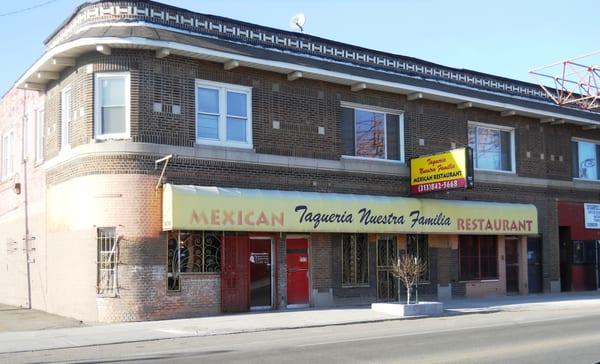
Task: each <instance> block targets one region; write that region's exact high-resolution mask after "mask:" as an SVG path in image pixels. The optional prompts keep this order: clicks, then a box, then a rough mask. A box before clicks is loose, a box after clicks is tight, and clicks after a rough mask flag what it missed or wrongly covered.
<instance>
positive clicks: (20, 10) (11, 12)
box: [0, 0, 58, 16]
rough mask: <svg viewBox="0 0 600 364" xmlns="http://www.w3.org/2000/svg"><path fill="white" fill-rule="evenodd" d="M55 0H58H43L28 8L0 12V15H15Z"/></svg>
mask: <svg viewBox="0 0 600 364" xmlns="http://www.w3.org/2000/svg"><path fill="white" fill-rule="evenodd" d="M56 1H58V0H48V1H45V2H43V3H39V4H37V5H33V6H30V7H28V8H23V9H19V10H14V11H9V12H8V13H0V16H9V15H15V14H20V13H24V12H26V11H29V10H33V9H37V8H41V7H42V6H45V5H48V4H51V3H53V2H56Z"/></svg>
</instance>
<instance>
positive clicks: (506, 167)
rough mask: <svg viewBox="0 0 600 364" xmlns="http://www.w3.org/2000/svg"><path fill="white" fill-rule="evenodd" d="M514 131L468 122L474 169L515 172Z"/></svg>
mask: <svg viewBox="0 0 600 364" xmlns="http://www.w3.org/2000/svg"><path fill="white" fill-rule="evenodd" d="M514 135H515V134H514V129H513V128H508V127H503V126H497V125H489V124H481V123H472V122H469V131H468V138H469V147H471V148H473V164H474V167H475V168H476V169H481V170H488V171H505V172H515V137H514Z"/></svg>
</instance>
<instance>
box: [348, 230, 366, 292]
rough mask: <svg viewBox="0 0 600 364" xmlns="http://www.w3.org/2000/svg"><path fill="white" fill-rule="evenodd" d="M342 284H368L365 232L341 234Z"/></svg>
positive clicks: (350, 285) (349, 285)
mask: <svg viewBox="0 0 600 364" xmlns="http://www.w3.org/2000/svg"><path fill="white" fill-rule="evenodd" d="M342 286H346V287H352V286H369V244H368V241H367V234H344V235H342Z"/></svg>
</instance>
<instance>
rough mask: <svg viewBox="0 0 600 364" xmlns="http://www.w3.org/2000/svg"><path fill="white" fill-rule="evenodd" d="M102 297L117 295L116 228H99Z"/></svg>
mask: <svg viewBox="0 0 600 364" xmlns="http://www.w3.org/2000/svg"><path fill="white" fill-rule="evenodd" d="M97 292H98V294H102V295H115V294H117V240H116V237H115V228H98V284H97Z"/></svg>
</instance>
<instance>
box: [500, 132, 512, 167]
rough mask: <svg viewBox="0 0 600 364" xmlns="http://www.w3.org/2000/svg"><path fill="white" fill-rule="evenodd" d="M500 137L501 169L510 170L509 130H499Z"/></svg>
mask: <svg viewBox="0 0 600 364" xmlns="http://www.w3.org/2000/svg"><path fill="white" fill-rule="evenodd" d="M500 139H501V151H502V170H503V171H511V170H512V158H511V155H512V152H511V142H510V132H508V131H501V132H500Z"/></svg>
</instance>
